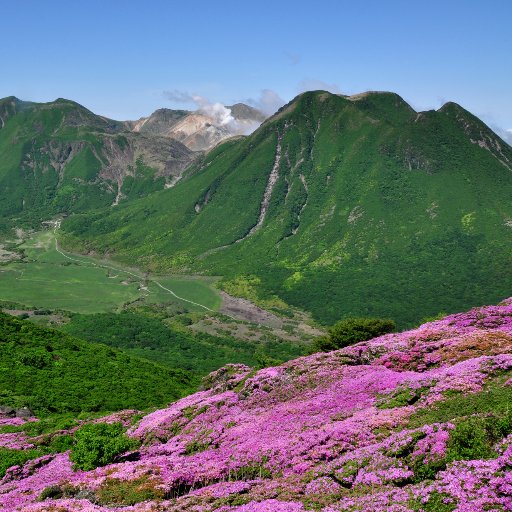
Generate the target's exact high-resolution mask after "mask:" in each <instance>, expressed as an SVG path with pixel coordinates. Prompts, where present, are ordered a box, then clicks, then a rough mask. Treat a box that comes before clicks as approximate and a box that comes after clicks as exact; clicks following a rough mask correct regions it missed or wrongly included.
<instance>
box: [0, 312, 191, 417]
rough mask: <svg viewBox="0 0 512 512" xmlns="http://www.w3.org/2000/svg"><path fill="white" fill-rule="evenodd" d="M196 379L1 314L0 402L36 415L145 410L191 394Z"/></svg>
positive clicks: (96, 344)
mask: <svg viewBox="0 0 512 512" xmlns="http://www.w3.org/2000/svg"><path fill="white" fill-rule="evenodd" d="M196 384H197V382H196V381H195V380H194V379H192V378H191V377H190V374H189V373H187V372H184V371H182V370H172V369H169V368H166V367H164V366H160V365H158V364H156V363H152V362H150V361H147V360H144V359H141V358H137V357H133V356H131V355H128V354H125V353H123V352H122V351H120V350H116V349H113V348H110V347H107V346H105V345H101V344H98V343H91V342H88V341H82V340H80V339H78V338H75V337H72V336H70V335H69V334H64V333H61V332H58V331H55V330H53V329H48V328H43V327H38V326H36V325H34V324H32V323H31V322H30V321H28V320H25V321H24V320H18V319H16V318H14V317H11V316H9V315H6V314H4V313H0V404H2V405H11V406H15V407H21V406H29V407H30V408H32V409H33V410H34V411H35V412H36V413H38V414H44V413H45V412H52V413H53V412H55V413H65V412H75V413H78V412H81V411H115V410H118V409H124V408H139V409H146V408H148V407H153V406H158V405H163V404H166V403H169V402H171V401H172V400H175V399H177V398H179V397H181V396H184V395H186V394H187V393H189V392H191V391H192V390H193V389H194V388H195V386H196Z"/></svg>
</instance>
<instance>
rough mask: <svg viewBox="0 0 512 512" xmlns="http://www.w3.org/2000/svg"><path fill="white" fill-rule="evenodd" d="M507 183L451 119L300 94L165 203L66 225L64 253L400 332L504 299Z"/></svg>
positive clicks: (474, 133) (487, 136) (492, 155)
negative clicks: (210, 280)
mask: <svg viewBox="0 0 512 512" xmlns="http://www.w3.org/2000/svg"><path fill="white" fill-rule="evenodd" d="M511 170H512V148H510V146H508V145H507V144H506V143H505V142H504V141H502V140H501V139H500V138H499V137H498V136H497V135H496V134H495V133H493V132H492V131H491V130H490V129H489V128H488V127H487V126H486V125H484V124H483V123H482V122H481V121H480V120H478V119H477V118H476V117H474V116H473V115H472V114H470V113H469V112H467V111H466V110H464V109H463V108H462V107H460V106H459V105H456V104H454V103H447V104H446V105H444V106H443V107H442V108H440V109H439V110H437V111H428V112H415V111H414V110H413V109H412V108H411V107H410V106H409V105H408V104H407V103H406V102H405V101H404V100H403V99H402V98H400V97H399V96H397V95H396V94H392V93H365V94H361V95H357V96H351V97H346V96H340V95H333V94H330V93H327V92H322V91H320V92H319V91H317V92H309V93H304V94H302V95H300V96H298V97H297V98H296V99H295V100H294V101H292V102H291V103H289V104H288V105H286V106H285V107H283V108H282V109H280V111H279V112H278V113H276V114H275V115H274V116H273V117H271V118H269V119H268V120H266V121H265V122H264V123H263V125H262V126H261V127H260V128H259V129H258V130H256V132H254V133H253V134H252V135H251V136H249V137H246V138H244V139H241V140H232V141H229V142H226V143H224V144H221V145H220V146H218V147H216V148H215V149H214V150H213V151H211V152H210V153H209V154H208V155H207V156H206V158H204V159H202V160H201V161H200V162H199V163H197V164H195V165H193V166H192V167H191V169H190V172H189V173H188V175H187V176H188V178H187V179H185V180H182V182H180V183H179V184H178V185H177V186H176V187H174V188H173V189H170V190H166V191H163V192H159V193H155V194H152V195H150V196H148V197H146V198H144V199H141V200H139V201H134V202H132V203H131V204H126V205H124V206H122V207H120V208H118V209H116V210H115V211H105V210H103V211H98V212H94V213H92V214H88V215H84V216H75V217H73V218H70V219H69V220H68V221H67V222H66V223H64V225H63V229H64V230H65V235H66V236H65V240H64V241H65V242H66V243H67V244H68V247H71V248H74V249H79V250H83V251H89V250H95V251H100V252H105V253H106V252H108V253H109V254H110V255H113V256H114V257H116V258H119V259H121V260H125V261H130V260H133V259H134V258H135V259H136V260H137V261H138V262H140V264H141V265H145V266H146V267H147V268H149V269H159V270H166V271H169V270H171V271H177V272H203V273H209V274H213V275H222V276H224V283H223V286H224V288H225V289H226V290H227V291H228V292H230V293H233V294H241V295H244V296H246V297H248V298H250V299H251V300H257V299H266V298H269V297H273V296H278V297H280V298H282V299H284V300H285V301H286V302H287V303H289V304H292V305H295V306H299V307H302V308H304V309H306V310H309V311H311V312H312V313H313V314H314V316H315V317H316V319H317V320H319V321H321V322H324V323H333V322H334V321H335V320H337V319H338V318H340V317H343V316H385V317H392V318H394V319H395V320H397V322H398V323H399V325H401V326H411V325H417V323H418V322H419V321H420V320H421V319H423V318H425V317H426V316H432V315H436V314H438V313H439V312H440V311H444V312H453V311H457V310H460V309H463V308H468V307H471V306H474V305H479V304H484V303H489V302H494V301H497V300H499V299H500V297H503V296H506V295H507V294H508V293H509V291H510V287H511V285H512V274H511V272H510V269H511V268H512V256H511V253H510V251H509V247H510V244H511V243H512V203H511V201H510V194H511V191H512V172H511ZM148 218H150V219H151V220H150V221H149V222H148V220H147V219H148ZM440 290H442V293H440Z"/></svg>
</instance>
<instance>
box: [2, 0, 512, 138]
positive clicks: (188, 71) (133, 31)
mask: <svg viewBox="0 0 512 512" xmlns="http://www.w3.org/2000/svg"><path fill="white" fill-rule="evenodd" d="M0 8H1V11H0V12H1V19H2V23H1V27H2V28H1V32H0V33H1V44H0V59H1V60H0V62H2V67H1V75H0V97H3V96H8V95H15V96H18V97H19V98H22V99H28V100H35V101H48V100H52V99H55V98H57V97H66V98H70V99H74V100H76V101H78V102H79V103H82V104H83V105H85V106H87V107H88V108H90V109H91V110H93V111H95V112H97V113H100V114H103V115H106V116H110V117H113V118H116V119H136V118H138V117H141V116H143V115H147V114H149V113H151V112H152V111H153V110H155V109H156V108H158V107H181V108H192V107H193V106H192V105H191V104H186V103H179V102H176V101H175V99H176V97H177V94H176V91H177V92H180V93H188V94H192V93H193V94H199V95H201V96H204V97H206V98H208V99H210V100H211V101H220V102H223V103H225V104H229V103H232V102H235V101H246V100H249V99H252V100H253V101H254V102H256V103H257V101H258V98H260V97H261V91H262V90H269V91H273V94H274V95H278V96H279V97H280V98H283V99H284V100H289V99H291V98H292V97H294V96H295V95H296V94H297V93H298V92H300V91H301V90H304V89H314V88H330V89H332V90H336V91H341V92H343V93H348V94H352V93H356V92H361V91H364V90H391V91H395V92H397V93H399V94H400V95H401V96H403V97H404V98H405V99H406V100H407V101H409V102H410V103H411V104H412V105H413V106H414V107H415V108H417V109H429V108H438V107H439V106H440V105H441V104H442V103H443V102H444V101H448V100H452V101H456V102H458V103H460V104H461V105H463V106H464V107H466V108H467V109H469V110H471V111H472V112H473V113H475V114H476V115H478V116H480V117H482V118H483V119H484V120H485V121H486V122H487V123H488V124H490V125H494V126H498V127H501V128H502V129H512V65H511V55H512V30H511V22H512V1H510V0H487V1H485V2H483V1H481V0H479V1H475V0H466V1H458V0H453V1H451V0H444V1H438V0H430V1H428V2H424V1H419V0H418V1H416V0H408V1H401V0H380V1H373V0H368V1H366V2H364V3H362V2H354V1H353V0H351V1H344V0H339V1H334V0H333V1H330V0H325V1H323V0H317V1H315V2H312V1H302V0H295V1H291V0H283V1H279V0H274V1H267V0H260V1H258V2H254V1H245V2H244V1H241V0H238V1H231V0H224V1H223V0H217V1H212V0H210V1H203V0H198V1H194V2H192V1H188V2H187V1H184V0H180V1H163V0H146V1H145V2H143V1H140V0H139V1H132V0H101V1H99V0H87V1H81V2H79V1H72V0H67V1H60V0H45V1H41V0H16V2H13V1H8V0H0ZM165 91H171V92H172V94H170V95H169V94H167V95H166V94H165ZM269 94H270V93H268V92H267V94H266V97H267V98H268V97H269ZM170 98H174V101H171V99H170Z"/></svg>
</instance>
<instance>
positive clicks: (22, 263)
mask: <svg viewBox="0 0 512 512" xmlns="http://www.w3.org/2000/svg"><path fill="white" fill-rule="evenodd" d="M18 249H19V250H23V252H24V255H25V257H24V258H23V260H17V261H11V262H8V263H5V264H4V265H2V266H1V267H0V300H4V301H14V302H19V303H22V304H26V305H27V306H32V307H38V308H50V309H65V310H67V311H72V312H76V313H88V314H90V313H101V312H108V311H116V310H119V309H120V308H122V306H123V305H124V304H127V303H130V302H134V301H137V300H139V301H140V300H142V301H144V302H147V303H171V302H174V303H176V304H177V305H180V306H185V307H186V308H187V309H188V310H190V311H207V309H206V308H209V309H211V310H213V311H216V310H218V308H219V307H220V305H221V299H220V296H219V294H218V293H217V292H216V291H215V289H214V288H213V286H212V285H213V282H214V279H211V278H210V279H204V278H200V277H184V276H179V277H173V276H148V275H147V274H144V273H142V272H140V271H138V270H137V269H131V268H130V269H128V268H125V267H122V266H121V265H119V264H118V263H112V262H110V261H103V260H98V259H96V258H93V257H90V256H76V255H73V254H69V253H67V252H64V253H62V252H59V250H60V249H59V250H57V247H56V245H55V235H54V233H53V232H52V231H43V232H40V233H37V234H35V235H34V236H33V237H32V238H30V239H28V240H27V241H25V242H24V243H23V244H21V245H19V246H18ZM157 283H160V284H161V285H162V287H163V288H162V287H161V286H158V284H157ZM164 288H167V289H164ZM169 290H170V291H169ZM171 292H174V293H175V294H176V295H177V296H178V297H180V298H177V297H176V296H174V295H173V294H172V293H171ZM182 299H183V300H182ZM187 301H191V302H187ZM194 303H197V304H194ZM201 305H202V306H205V307H201Z"/></svg>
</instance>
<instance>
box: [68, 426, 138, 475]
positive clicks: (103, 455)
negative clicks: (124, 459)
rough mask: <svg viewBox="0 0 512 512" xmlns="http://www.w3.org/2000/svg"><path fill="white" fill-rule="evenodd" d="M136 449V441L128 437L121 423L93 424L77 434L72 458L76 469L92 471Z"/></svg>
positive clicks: (81, 429) (79, 430) (80, 429)
mask: <svg viewBox="0 0 512 512" xmlns="http://www.w3.org/2000/svg"><path fill="white" fill-rule="evenodd" d="M134 448H136V443H135V441H134V440H132V439H130V438H128V437H127V436H126V434H125V431H124V427H123V425H122V424H121V423H111V424H107V423H93V424H88V425H84V426H83V427H81V428H79V429H78V430H77V431H76V432H75V438H74V444H73V448H72V449H71V455H70V458H71V461H72V462H73V463H74V466H75V468H76V469H82V470H84V471H90V470H92V469H94V468H97V467H99V466H105V465H107V464H109V463H111V462H113V460H114V458H115V457H116V456H117V455H120V454H121V453H124V452H127V451H129V450H132V449H134Z"/></svg>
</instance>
